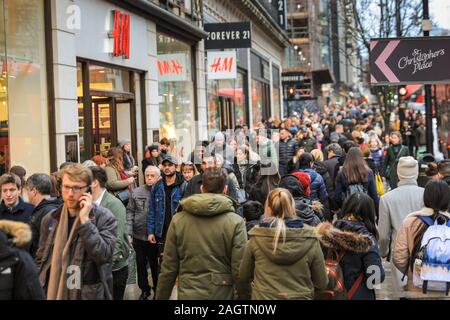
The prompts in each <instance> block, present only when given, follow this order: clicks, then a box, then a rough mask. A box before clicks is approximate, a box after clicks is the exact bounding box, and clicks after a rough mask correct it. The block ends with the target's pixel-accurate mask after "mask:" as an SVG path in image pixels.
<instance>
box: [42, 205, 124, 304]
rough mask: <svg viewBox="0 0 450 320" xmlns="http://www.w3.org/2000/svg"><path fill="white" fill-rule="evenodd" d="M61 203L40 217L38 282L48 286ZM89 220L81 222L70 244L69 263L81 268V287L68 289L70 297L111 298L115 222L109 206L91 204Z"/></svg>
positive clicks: (79, 298) (81, 298) (84, 298)
mask: <svg viewBox="0 0 450 320" xmlns="http://www.w3.org/2000/svg"><path fill="white" fill-rule="evenodd" d="M62 208H63V207H60V208H59V209H58V210H56V211H54V212H52V213H50V214H48V215H46V216H45V217H44V219H43V220H42V226H41V238H40V240H39V250H38V251H37V254H36V263H37V266H38V268H39V280H40V283H41V286H42V287H43V288H44V289H45V291H46V288H47V285H48V281H49V275H50V268H51V261H52V253H53V252H52V250H53V244H54V242H55V236H56V231H57V229H58V225H59V219H60V217H61V211H62ZM89 219H90V223H86V224H83V225H80V226H79V227H78V230H77V231H76V233H77V235H76V236H75V239H74V242H73V243H72V247H71V255H70V262H69V265H71V266H78V267H79V268H80V270H81V274H82V277H81V288H80V289H70V290H68V295H69V298H68V299H69V300H104V299H112V295H111V292H112V260H113V253H114V248H115V244H116V240H117V222H116V218H115V217H114V215H113V214H112V213H111V211H110V210H108V209H106V208H103V207H99V206H97V205H96V204H93V205H92V210H91V212H90V213H89Z"/></svg>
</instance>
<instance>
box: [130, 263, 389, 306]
mask: <svg viewBox="0 0 450 320" xmlns="http://www.w3.org/2000/svg"><path fill="white" fill-rule="evenodd" d="M133 260H134V259H133ZM133 260H131V261H130V262H132V261H133ZM383 267H384V271H385V273H386V277H385V280H384V282H383V283H382V284H381V286H380V289H376V291H375V292H376V297H377V300H396V299H395V298H394V294H393V292H394V291H393V288H392V272H391V264H390V263H389V262H386V261H383ZM129 270H130V276H129V278H128V285H127V288H126V289H125V296H124V300H138V298H139V295H140V294H141V290H140V289H139V287H138V286H137V284H136V271H135V270H136V268H135V266H134V263H130V266H129ZM148 281H149V283H150V285H152V278H151V275H150V270H149V280H148ZM149 299H153V292H152V296H151V297H150V298H149ZM176 299H177V287H176V286H175V287H174V288H173V292H172V296H171V297H170V300H176Z"/></svg>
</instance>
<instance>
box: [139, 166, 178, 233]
mask: <svg viewBox="0 0 450 320" xmlns="http://www.w3.org/2000/svg"><path fill="white" fill-rule="evenodd" d="M163 179H164V178H163ZM163 179H161V180H159V181H158V183H157V184H156V185H154V186H153V187H152V190H151V191H150V199H149V204H148V213H147V235H149V234H154V235H155V236H156V237H158V238H162V232H163V227H164V217H165V210H166V190H165V187H164V180H163ZM182 184H183V181H182V178H181V176H179V175H178V174H177V182H175V187H174V188H173V189H172V195H171V202H170V206H171V210H170V211H171V213H172V216H173V215H174V214H175V212H176V210H177V208H178V203H179V202H180V200H181V196H182Z"/></svg>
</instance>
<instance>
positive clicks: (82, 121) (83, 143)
mask: <svg viewBox="0 0 450 320" xmlns="http://www.w3.org/2000/svg"><path fill="white" fill-rule="evenodd" d="M83 70H88V72H85V73H86V74H85V73H83ZM77 77H78V79H77V83H78V86H77V93H78V129H79V136H80V143H79V146H80V156H81V161H85V160H87V159H90V158H91V157H92V156H95V155H102V156H106V154H107V153H108V150H109V149H110V148H111V147H113V146H116V145H117V143H118V141H119V140H122V139H126V140H130V141H131V142H132V148H133V151H132V152H133V155H134V156H135V157H136V148H137V146H136V145H137V138H136V132H135V129H133V128H136V105H137V103H136V100H137V99H138V100H140V90H139V79H140V75H139V73H137V72H134V71H131V70H126V69H119V68H115V67H112V66H111V67H110V66H100V65H97V64H94V63H90V62H89V61H83V62H80V61H79V62H78V63H77ZM84 82H86V83H89V97H88V99H85V98H84V94H85V92H84V90H83V83H84ZM137 88H138V89H137ZM138 106H139V108H140V102H139V105H138ZM136 159H137V158H136Z"/></svg>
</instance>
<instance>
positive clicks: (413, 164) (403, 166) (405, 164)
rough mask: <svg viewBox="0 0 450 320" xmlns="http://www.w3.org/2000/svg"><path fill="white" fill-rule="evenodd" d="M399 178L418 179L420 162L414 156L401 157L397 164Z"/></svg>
mask: <svg viewBox="0 0 450 320" xmlns="http://www.w3.org/2000/svg"><path fill="white" fill-rule="evenodd" d="M397 175H398V178H399V180H406V179H408V180H417V178H418V176H419V163H418V162H417V160H416V159H414V158H413V157H401V158H400V160H399V161H398V165H397Z"/></svg>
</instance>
